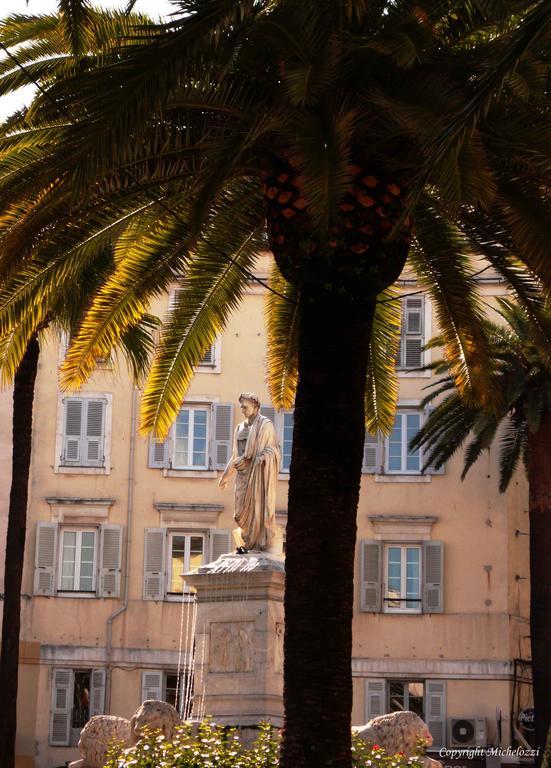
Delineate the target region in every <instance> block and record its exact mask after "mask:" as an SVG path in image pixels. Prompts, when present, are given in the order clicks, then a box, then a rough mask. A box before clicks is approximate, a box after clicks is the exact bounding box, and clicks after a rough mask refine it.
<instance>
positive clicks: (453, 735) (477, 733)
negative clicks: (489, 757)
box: [448, 717, 488, 749]
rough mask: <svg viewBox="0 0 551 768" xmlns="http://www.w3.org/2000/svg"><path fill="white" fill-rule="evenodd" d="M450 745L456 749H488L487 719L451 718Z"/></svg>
mask: <svg viewBox="0 0 551 768" xmlns="http://www.w3.org/2000/svg"><path fill="white" fill-rule="evenodd" d="M449 734H450V737H449V739H448V745H449V746H450V747H454V748H456V749H461V748H464V749H469V748H471V747H486V746H487V744H488V735H487V732H486V718H485V717H451V718H450V721H449Z"/></svg>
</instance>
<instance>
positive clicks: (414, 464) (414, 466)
mask: <svg viewBox="0 0 551 768" xmlns="http://www.w3.org/2000/svg"><path fill="white" fill-rule="evenodd" d="M406 419H407V435H406V439H407V445H409V443H410V440H413V438H414V437H415V435H416V434H417V433H418V432H419V429H420V427H421V417H420V415H419V414H418V413H408V414H407V416H406ZM406 463H407V469H408V470H409V471H410V472H416V471H417V472H418V471H419V470H420V469H421V457H420V453H419V450H417V451H408V454H407V460H406Z"/></svg>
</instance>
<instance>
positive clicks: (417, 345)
mask: <svg viewBox="0 0 551 768" xmlns="http://www.w3.org/2000/svg"><path fill="white" fill-rule="evenodd" d="M403 344H404V351H403V367H404V368H420V367H421V366H422V365H423V342H422V340H421V339H409V338H407V337H406V338H405V339H404V342H403Z"/></svg>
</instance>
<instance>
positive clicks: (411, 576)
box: [406, 547, 421, 608]
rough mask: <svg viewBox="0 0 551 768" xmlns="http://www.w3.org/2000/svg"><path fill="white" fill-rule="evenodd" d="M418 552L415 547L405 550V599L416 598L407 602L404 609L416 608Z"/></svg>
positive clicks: (418, 571)
mask: <svg viewBox="0 0 551 768" xmlns="http://www.w3.org/2000/svg"><path fill="white" fill-rule="evenodd" d="M419 553H420V550H419V549H417V548H416V547H408V548H407V550H406V597H409V598H416V600H413V599H411V600H407V601H406V608H418V607H419V603H418V599H419V598H420V597H421V594H420V575H421V574H420V568H419Z"/></svg>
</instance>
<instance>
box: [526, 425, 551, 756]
mask: <svg viewBox="0 0 551 768" xmlns="http://www.w3.org/2000/svg"><path fill="white" fill-rule="evenodd" d="M528 481H529V483H530V493H529V514H530V638H531V645H532V680H533V689H534V708H535V711H536V747H538V748H539V751H540V755H539V759H538V765H539V764H540V763H541V759H542V756H543V752H544V749H545V744H546V740H547V732H548V730H549V727H550V726H551V609H550V606H551V413H547V414H546V415H545V416H544V417H543V418H542V420H541V424H540V428H539V430H538V431H537V432H536V433H535V434H533V435H530V438H529V447H528Z"/></svg>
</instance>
